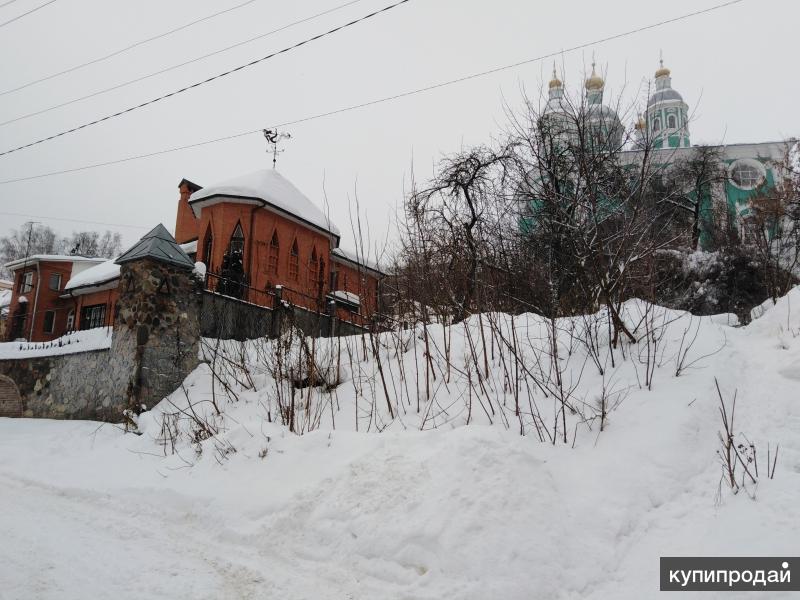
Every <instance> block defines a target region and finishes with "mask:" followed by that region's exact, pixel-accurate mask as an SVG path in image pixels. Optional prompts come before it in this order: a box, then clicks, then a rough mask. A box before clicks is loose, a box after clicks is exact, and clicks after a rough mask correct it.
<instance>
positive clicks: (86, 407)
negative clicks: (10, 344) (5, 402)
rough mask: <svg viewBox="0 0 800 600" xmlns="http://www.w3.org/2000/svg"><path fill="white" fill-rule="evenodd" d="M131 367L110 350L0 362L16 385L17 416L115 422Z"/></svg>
mask: <svg viewBox="0 0 800 600" xmlns="http://www.w3.org/2000/svg"><path fill="white" fill-rule="evenodd" d="M132 358H133V357H132V356H129V357H127V359H132ZM131 368H132V362H130V360H126V357H124V356H120V355H117V356H114V355H113V354H112V353H111V352H110V351H109V350H93V351H90V352H78V353H75V354H63V355H58V356H43V357H38V358H26V359H19V360H3V361H0V374H2V375H5V376H7V377H9V378H11V379H12V380H13V381H14V382H15V383H16V385H17V387H18V388H19V393H20V396H21V398H22V414H21V415H20V416H23V417H47V418H52V419H99V420H103V421H120V420H121V418H122V410H123V409H124V408H125V403H126V398H125V388H126V387H127V385H126V383H127V382H128V381H129V379H130V376H131Z"/></svg>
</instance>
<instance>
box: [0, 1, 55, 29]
mask: <svg viewBox="0 0 800 600" xmlns="http://www.w3.org/2000/svg"><path fill="white" fill-rule="evenodd" d="M55 1H56V0H49V1H48V2H45V3H44V4H41V5H39V6H37V7H36V8H32V9H30V10H29V11H28V12H24V13H22V14H21V15H17V16H16V17H14V18H13V19H9V20H8V21H4V22H3V23H0V27H5V26H6V25H8V24H9V23H13V22H14V21H19V20H20V19H21V18H22V17H27V16H28V15H29V14H31V13H35V12H36V11H37V10H41V9H43V8H44V7H45V6H47V5H48V4H52V3H53V2H55ZM6 4H11V3H10V2H6ZM6 4H3V5H2V6H6ZM2 6H0V8H2Z"/></svg>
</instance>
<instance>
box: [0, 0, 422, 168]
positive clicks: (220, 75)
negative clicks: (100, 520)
mask: <svg viewBox="0 0 800 600" xmlns="http://www.w3.org/2000/svg"><path fill="white" fill-rule="evenodd" d="M52 1H55V0H52ZM409 1H410V0H398V1H397V2H395V3H394V4H390V5H388V6H385V7H383V8H381V9H379V10H376V11H374V12H371V13H369V14H367V15H364V16H363V17H359V18H358V19H355V20H353V21H350V22H349V23H345V24H344V25H339V26H338V27H334V28H333V29H329V30H328V31H326V32H324V33H320V34H317V35H315V36H313V37H310V38H306V39H304V40H303V41H301V42H297V43H296V44H293V45H291V46H287V47H286V48H283V49H282V50H278V51H277V52H272V53H271V54H267V55H266V56H262V57H261V58H257V59H255V60H251V61H250V62H248V63H245V64H243V65H239V66H238V67H234V68H233V69H229V70H228V71H224V72H222V73H218V74H217V75H213V76H212V77H208V78H207V79H204V80H202V81H198V82H196V83H193V84H191V85H187V86H185V87H182V88H180V89H178V90H175V91H172V92H169V93H168V94H164V95H163V96H158V97H156V98H153V99H151V100H148V101H146V102H142V103H141V104H137V105H135V106H131V107H129V108H126V109H124V110H120V111H118V112H115V113H113V114H110V115H106V116H105V117H101V118H99V119H95V120H94V121H89V122H88V123H84V124H83V125H78V126H77V127H73V128H72V129H67V130H65V131H62V132H60V133H56V134H54V135H50V136H48V137H45V138H41V139H39V140H36V141H35V142H30V143H28V144H24V145H22V146H18V147H16V148H12V149H11V150H6V151H4V152H0V156H4V155H6V154H11V153H12V152H17V151H18V150H23V149H25V148H30V147H31V146H35V145H37V144H41V143H43V142H47V141H50V140H52V139H55V138H58V137H61V136H64V135H68V134H70V133H75V132H76V131H80V130H81V129H86V128H87V127H91V126H92V125H97V124H98V123H102V122H104V121H108V120H109V119H114V118H116V117H119V116H122V115H124V114H127V113H130V112H133V111H135V110H138V109H140V108H144V107H145V106H149V105H151V104H155V103H156V102H159V101H161V100H165V99H167V98H171V97H172V96H177V95H178V94H182V93H183V92H186V91H189V90H192V89H195V88H198V87H200V86H201V85H205V84H207V83H210V82H212V81H215V80H217V79H221V78H223V77H227V76H228V75H232V74H233V73H236V72H238V71H241V70H243V69H246V68H248V67H252V66H254V65H257V64H259V63H261V62H264V61H266V60H269V59H270V58H273V57H275V56H278V55H280V54H285V53H287V52H290V51H291V50H294V49H296V48H299V47H300V46H304V45H306V44H310V43H311V42H314V41H316V40H319V39H322V38H324V37H327V36H329V35H333V34H334V33H336V32H338V31H341V30H343V29H346V28H348V27H352V26H353V25H356V24H358V23H361V22H362V21H366V20H367V19H371V18H372V17H375V16H377V15H380V14H382V13H385V12H387V11H389V10H391V9H393V8H396V7H398V6H400V5H401V4H405V3H407V2H409Z"/></svg>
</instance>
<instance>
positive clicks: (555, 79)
mask: <svg viewBox="0 0 800 600" xmlns="http://www.w3.org/2000/svg"><path fill="white" fill-rule="evenodd" d="M563 85H564V84H563V83H561V80H560V79H559V78H558V75H556V63H553V78H552V79H551V80H550V83H549V84H548V87H549V88H550V89H551V90H552V89H553V88H560V87H563Z"/></svg>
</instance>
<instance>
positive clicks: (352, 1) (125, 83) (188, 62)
mask: <svg viewBox="0 0 800 600" xmlns="http://www.w3.org/2000/svg"><path fill="white" fill-rule="evenodd" d="M250 1H251V2H252V1H254V0H250ZM362 1H363V0H350V1H349V2H345V3H344V4H340V5H338V6H334V7H333V8H329V9H328V10H324V11H322V12H320V13H317V14H315V15H311V16H309V17H305V18H303V19H300V20H298V21H293V22H292V23H288V24H286V25H282V26H281V27H278V28H277V29H273V30H271V31H267V32H266V33H261V34H259V35H257V36H255V37H251V38H248V39H246V40H242V41H241V42H236V43H235V44H231V45H230V46H226V47H224V48H220V49H219V50H215V51H213V52H209V53H208V54H202V55H200V56H196V57H195V58H191V59H189V60H186V61H184V62H181V63H177V64H174V65H172V66H169V67H165V68H163V69H159V70H158V71H153V72H152V73H148V74H147V75H142V76H140V77H136V78H134V79H129V80H128V81H123V82H122V83H117V84H115V85H112V86H111V87H107V88H103V89H102V90H97V91H95V92H92V93H90V94H86V95H84V96H78V97H77V98H73V99H72V100H66V101H64V102H61V103H60V104H54V105H53V106H49V107H47V108H43V109H41V110H37V111H35V112H31V113H27V114H24V115H20V116H19V117H14V118H13V119H9V120H8V121H3V122H0V127H3V126H4V125H9V124H10V123H16V122H17V121H22V120H23V119H29V118H30V117H35V116H37V115H41V114H44V113H47V112H50V111H52V110H56V109H58V108H62V107H64V106H69V105H70V104H75V103H77V102H82V101H83V100H88V99H89V98H94V97H96V96H101V95H103V94H107V93H108V92H113V91H114V90H118V89H121V88H124V87H128V86H129V85H133V84H134V83H139V82H140V81H145V80H146V79H151V78H153V77H155V76H157V75H162V74H164V73H169V72H170V71H174V70H175V69H179V68H181V67H185V66H187V65H191V64H194V63H196V62H200V61H201V60H205V59H206V58H211V57H212V56H216V55H217V54H222V53H223V52H228V51H229V50H233V49H234V48H238V47H240V46H244V45H245V44H249V43H251V42H255V41H257V40H260V39H263V38H265V37H269V36H271V35H274V34H276V33H280V32H281V31H285V30H287V29H290V28H291V27H295V26H297V25H301V24H303V23H307V22H308V21H313V20H314V19H318V18H319V17H322V16H325V15H327V14H330V13H332V12H336V11H338V10H341V9H343V8H346V7H348V6H350V5H351V4H356V3H358V2H362ZM209 18H210V17H209ZM187 27H188V25H187ZM110 56H114V55H109V57H110ZM100 60H104V59H98V60H96V61H92V62H90V63H85V65H89V64H94V63H95V62H99V61H100ZM82 66H84V65H79V66H77V67H75V69H79V68H80V67H82ZM75 69H69V70H67V71H62V72H61V73H56V74H55V75H52V76H50V77H45V78H43V79H37V80H36V81H33V82H31V83H29V84H26V85H23V86H20V87H17V88H14V89H12V90H7V91H5V92H0V96H3V95H5V94H10V93H11V92H15V91H17V90H20V89H22V88H24V87H27V86H28V85H33V84H34V83H38V82H39V81H46V80H47V79H52V78H53V77H56V76H58V75H61V74H63V73H68V72H70V71H72V70H75Z"/></svg>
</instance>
